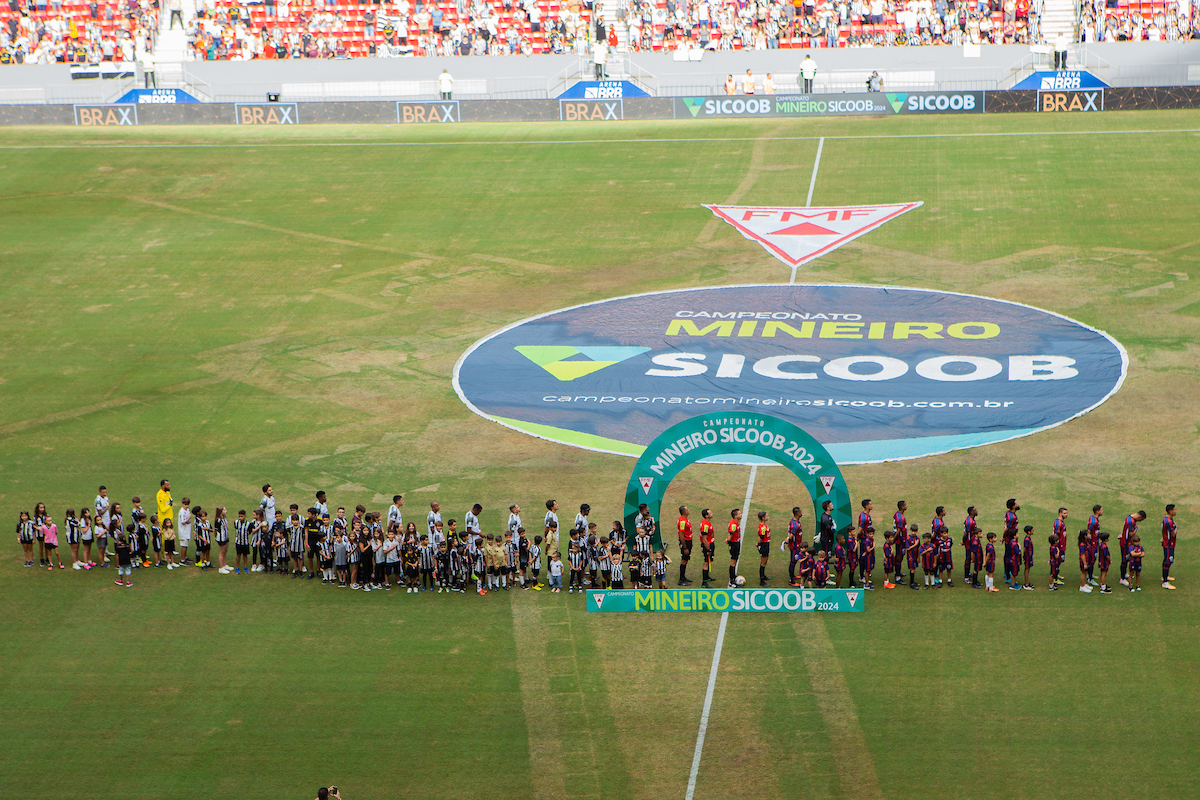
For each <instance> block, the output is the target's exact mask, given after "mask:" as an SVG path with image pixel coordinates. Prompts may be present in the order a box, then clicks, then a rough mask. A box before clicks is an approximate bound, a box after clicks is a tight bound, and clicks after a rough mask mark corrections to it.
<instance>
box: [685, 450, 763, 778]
mask: <svg viewBox="0 0 1200 800" xmlns="http://www.w3.org/2000/svg"><path fill="white" fill-rule="evenodd" d="M757 475H758V465H752V466H751V467H750V480H749V481H747V482H746V499H745V500H743V501H742V517H743V518H745V516H746V512H747V511H748V510H749V509H750V498H751V496H752V495H753V494H754V478H755V476H757ZM745 538H746V537H745V536H744V535H743V536H742V540H743V541H745ZM739 561H740V558H739ZM728 623H729V612H728V611H723V612H721V624H720V625H719V626H718V627H717V646H716V647H715V648H714V649H713V658H712V666H711V667H710V668H709V670H708V689H707V690H706V691H705V693H704V710H703V711H701V712H700V732H699V733H697V734H696V752H695V753H693V754H692V771H691V773H690V774H689V775H688V785H687V792H686V794H684V800H692V796H693V795H694V794H695V793H696V776H697V775H698V774H699V773H700V755H701V754H702V753H703V752H704V737H705V736H707V735H708V713H709V711H711V710H712V699H713V690H714V689H716V688H717V667H718V666H719V665H720V663H721V648H722V647H724V645H725V626H726V625H727V624H728Z"/></svg>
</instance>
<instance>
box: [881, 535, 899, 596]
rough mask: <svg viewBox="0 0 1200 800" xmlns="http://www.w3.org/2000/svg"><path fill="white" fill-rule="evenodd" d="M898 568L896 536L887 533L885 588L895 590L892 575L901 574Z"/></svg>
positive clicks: (884, 540)
mask: <svg viewBox="0 0 1200 800" xmlns="http://www.w3.org/2000/svg"><path fill="white" fill-rule="evenodd" d="M899 571H900V568H899V567H897V566H896V534H894V533H892V532H891V531H887V532H885V533H884V534H883V588H885V589H895V588H896V584H894V583H893V582H892V575H894V574H895V573H897V572H899Z"/></svg>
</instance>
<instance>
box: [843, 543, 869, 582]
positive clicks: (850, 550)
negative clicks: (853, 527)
mask: <svg viewBox="0 0 1200 800" xmlns="http://www.w3.org/2000/svg"><path fill="white" fill-rule="evenodd" d="M863 535H865V534H863ZM860 541H861V539H860V538H859V536H858V535H855V533H854V531H849V537H848V538H847V540H846V566H848V567H849V568H850V577H849V578H848V579H847V582H846V586H847V587H848V588H850V589H853V588H854V575H855V573H857V572H858V545H859V542H860Z"/></svg>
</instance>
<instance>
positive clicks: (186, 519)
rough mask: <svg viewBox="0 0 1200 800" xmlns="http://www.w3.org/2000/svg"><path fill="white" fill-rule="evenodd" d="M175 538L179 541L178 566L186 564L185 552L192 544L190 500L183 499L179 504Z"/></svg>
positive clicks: (187, 498)
mask: <svg viewBox="0 0 1200 800" xmlns="http://www.w3.org/2000/svg"><path fill="white" fill-rule="evenodd" d="M175 538H176V539H178V540H179V566H181V567H186V566H187V564H188V557H187V550H188V545H189V544H191V543H192V500H191V498H189V497H185V498H183V501H182V502H181V503H180V504H179V522H178V523H177V524H176V525H175Z"/></svg>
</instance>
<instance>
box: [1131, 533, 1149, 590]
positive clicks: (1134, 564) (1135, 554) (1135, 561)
mask: <svg viewBox="0 0 1200 800" xmlns="http://www.w3.org/2000/svg"><path fill="white" fill-rule="evenodd" d="M1145 555H1146V550H1145V548H1143V547H1142V537H1140V536H1138V535H1137V534H1136V533H1131V534H1130V535H1129V591H1131V592H1140V591H1141V590H1142V558H1143V557H1144V556H1145Z"/></svg>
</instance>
